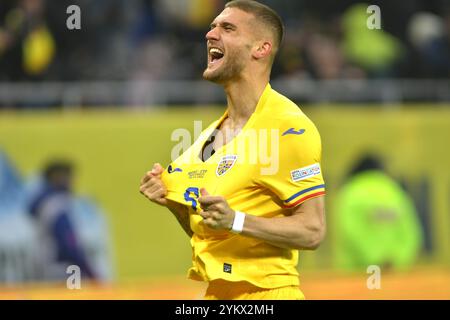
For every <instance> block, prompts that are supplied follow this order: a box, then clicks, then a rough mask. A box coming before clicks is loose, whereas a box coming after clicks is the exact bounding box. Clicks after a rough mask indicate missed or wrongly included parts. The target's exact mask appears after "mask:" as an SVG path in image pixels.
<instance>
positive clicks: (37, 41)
mask: <svg viewBox="0 0 450 320" xmlns="http://www.w3.org/2000/svg"><path fill="white" fill-rule="evenodd" d="M55 50H56V49H55V41H54V39H53V37H52V35H51V34H50V32H49V30H48V29H47V27H45V26H41V27H39V28H37V29H35V30H33V31H32V32H30V34H29V35H27V37H26V38H25V40H24V44H23V64H24V69H25V70H26V72H27V73H28V74H33V75H37V74H40V73H42V72H44V71H45V70H46V69H47V68H48V66H49V65H50V63H51V62H52V60H53V57H54V56H55Z"/></svg>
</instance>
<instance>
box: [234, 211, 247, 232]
mask: <svg viewBox="0 0 450 320" xmlns="http://www.w3.org/2000/svg"><path fill="white" fill-rule="evenodd" d="M244 221H245V213H244V212H241V211H236V212H235V214H234V221H233V226H232V227H231V232H233V233H241V232H242V230H243V229H244Z"/></svg>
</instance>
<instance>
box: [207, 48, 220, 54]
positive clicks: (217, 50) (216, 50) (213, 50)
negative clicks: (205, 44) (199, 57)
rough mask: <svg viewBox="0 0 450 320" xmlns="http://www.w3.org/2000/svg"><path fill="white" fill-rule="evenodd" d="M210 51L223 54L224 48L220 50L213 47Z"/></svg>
mask: <svg viewBox="0 0 450 320" xmlns="http://www.w3.org/2000/svg"><path fill="white" fill-rule="evenodd" d="M209 53H218V54H223V52H222V50H220V49H218V48H211V49H209Z"/></svg>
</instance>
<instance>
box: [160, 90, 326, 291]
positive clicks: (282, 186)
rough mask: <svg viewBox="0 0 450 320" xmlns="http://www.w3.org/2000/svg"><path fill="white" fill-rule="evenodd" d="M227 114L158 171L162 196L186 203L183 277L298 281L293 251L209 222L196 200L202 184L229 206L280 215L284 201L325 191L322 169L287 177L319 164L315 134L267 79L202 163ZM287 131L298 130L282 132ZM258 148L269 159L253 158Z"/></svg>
mask: <svg viewBox="0 0 450 320" xmlns="http://www.w3.org/2000/svg"><path fill="white" fill-rule="evenodd" d="M226 116H227V112H225V114H224V115H223V116H222V117H221V118H220V119H219V120H217V121H215V122H214V123H212V124H211V125H210V126H209V127H208V128H207V129H206V130H205V131H203V132H202V134H201V135H200V137H199V138H198V139H197V141H196V142H194V144H193V145H192V146H191V147H190V148H189V149H188V150H186V152H184V153H183V154H182V155H181V156H180V157H179V158H177V159H176V160H175V161H173V163H171V164H170V166H168V168H167V169H166V170H165V171H164V172H163V175H162V179H163V182H164V183H165V185H166V187H167V191H168V195H167V198H168V199H170V200H172V201H176V202H178V203H181V204H184V205H186V206H188V207H189V208H190V226H191V229H192V231H193V232H194V235H193V237H192V238H191V245H192V251H193V255H192V260H193V266H192V268H191V269H190V270H189V272H188V277H189V278H191V279H194V280H203V281H212V280H216V279H223V280H227V281H248V282H250V283H252V284H253V285H255V286H258V287H261V288H277V287H284V286H291V285H293V286H298V285H299V280H298V272H297V268H296V266H297V263H298V251H297V250H291V249H283V248H279V247H275V246H272V245H269V244H267V243H266V242H264V241H262V240H258V239H255V238H250V237H245V236H242V235H236V234H233V233H231V232H229V231H226V230H221V231H217V230H213V229H210V228H208V227H206V226H205V225H204V224H203V219H202V217H201V216H200V215H199V214H198V212H199V210H200V208H199V205H198V204H197V201H196V200H197V198H198V196H199V189H200V188H205V189H206V190H207V191H208V192H209V194H211V195H221V196H223V197H225V199H226V200H227V201H228V203H229V205H230V207H231V208H233V209H234V210H239V211H242V212H245V213H246V214H251V215H255V216H259V217H265V218H273V217H282V216H283V215H286V214H287V213H288V212H289V210H288V208H290V207H294V206H296V205H299V204H300V203H302V202H303V201H305V200H307V199H310V198H313V197H317V196H320V195H322V194H323V193H324V183H323V178H322V173H321V172H318V173H317V172H316V173H315V175H313V176H311V177H307V178H304V179H302V180H298V181H294V179H293V178H292V176H291V172H292V171H294V170H296V169H299V168H304V167H308V166H311V165H315V166H318V165H319V163H320V158H321V142H320V136H319V133H318V131H317V129H316V127H315V126H314V124H313V123H312V122H311V121H310V120H309V119H308V118H307V117H306V116H305V114H304V113H303V112H302V111H301V110H300V109H299V108H298V107H297V105H295V104H294V103H293V102H291V101H290V100H289V99H287V98H286V97H284V96H282V95H281V94H279V93H277V92H276V91H274V90H273V89H272V88H271V87H270V85H269V84H268V85H267V87H266V88H265V90H264V92H263V94H262V96H261V98H260V100H259V102H258V104H257V106H256V109H255V112H254V113H253V114H252V116H251V117H250V119H249V120H248V122H247V123H246V125H245V126H244V128H243V129H242V131H241V132H240V133H239V134H238V135H237V136H235V138H234V139H233V140H232V141H230V142H229V143H227V144H226V145H225V146H223V147H221V148H219V149H218V150H216V152H215V153H214V154H213V155H212V156H211V157H210V158H209V159H207V160H206V161H205V162H203V161H202V160H201V159H200V157H199V155H200V153H201V150H202V147H203V145H204V144H205V142H206V141H207V139H208V138H209V137H210V135H211V133H212V131H213V130H214V129H215V128H217V127H218V126H219V124H220V123H221V121H222V120H223V119H225V117H226ZM289 130H291V131H296V132H302V133H301V134H300V133H299V134H293V133H287V134H286V132H289ZM302 130H303V131H302ZM255 148H256V149H255ZM265 149H268V150H269V151H270V152H268V150H265ZM258 154H266V155H267V154H268V155H269V156H267V157H265V158H268V159H272V160H271V161H267V159H265V158H264V157H259V159H256V160H257V161H255V155H258ZM230 156H231V157H235V159H236V160H235V162H233V161H232V160H231V161H228V167H229V168H228V169H227V167H226V166H225V168H224V162H223V161H222V160H224V157H230ZM221 168H222V169H223V170H222V171H221V170H220V169H221ZM264 170H265V171H264ZM168 171H170V172H171V173H169V172H168ZM228 266H229V267H228ZM227 268H228V269H227Z"/></svg>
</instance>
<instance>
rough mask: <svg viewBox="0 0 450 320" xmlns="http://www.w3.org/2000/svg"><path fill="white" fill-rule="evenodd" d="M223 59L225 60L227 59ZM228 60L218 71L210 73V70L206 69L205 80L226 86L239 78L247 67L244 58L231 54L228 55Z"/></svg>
mask: <svg viewBox="0 0 450 320" xmlns="http://www.w3.org/2000/svg"><path fill="white" fill-rule="evenodd" d="M222 59H225V57H224V58H222ZM226 59H227V60H226V61H223V62H222V65H221V66H220V67H219V68H218V69H216V70H214V71H212V72H209V71H208V68H206V69H205V71H204V72H203V79H205V80H208V81H211V82H214V83H217V84H224V83H226V82H229V81H232V80H234V79H237V78H239V75H240V74H241V72H242V70H243V69H244V66H245V65H244V63H243V61H242V58H240V57H239V56H238V55H236V54H231V52H230V53H228V55H227V57H226Z"/></svg>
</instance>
